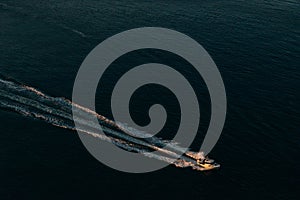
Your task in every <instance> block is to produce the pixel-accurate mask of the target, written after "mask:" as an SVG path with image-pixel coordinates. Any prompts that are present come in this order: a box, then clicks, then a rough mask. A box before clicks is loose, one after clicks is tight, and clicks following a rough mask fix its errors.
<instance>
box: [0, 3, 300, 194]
mask: <svg viewBox="0 0 300 200" xmlns="http://www.w3.org/2000/svg"><path fill="white" fill-rule="evenodd" d="M299 11H300V3H299V1H297V0H289V1H287V0H282V1H277V0H276V1H262V0H261V1H259V0H252V1H242V0H239V1H238V0H237V1H233V0H226V1H225V0H223V1H222V0H220V1H208V0H204V1H190V2H184V1H177V0H176V1H145V0H142V1H134V0H128V1H106V0H103V1H96V0H73V1H71V0H64V1H59V0H51V1H39V0H15V1H7V0H0V73H1V74H4V75H6V76H10V77H13V78H14V79H16V80H18V81H20V82H23V83H26V84H27V85H30V86H33V87H36V88H38V89H41V90H42V91H44V92H46V93H48V94H51V95H53V96H64V97H67V98H70V97H71V94H72V85H73V82H74V79H75V76H76V73H77V70H78V68H79V67H80V64H81V62H82V61H83V59H84V58H85V56H86V55H87V54H88V53H89V52H90V51H91V49H92V48H94V47H95V46H96V45H97V44H99V43H100V42H101V41H103V40H104V39H106V38H107V37H109V36H112V35H114V34H116V33H119V32H121V31H124V30H127V29H131V28H137V27H144V26H158V27H165V28H171V29H174V30H177V31H180V32H182V33H185V34H187V35H189V36H190V37H192V38H194V39H195V40H197V41H198V42H199V43H201V44H202V45H203V47H204V48H205V49H206V50H207V51H208V52H209V54H210V55H211V56H212V58H213V59H214V61H215V62H216V64H217V66H218V67H219V70H220V72H221V74H222V77H223V79H224V83H225V86H226V91H227V98H228V113H227V120H226V124H225V127H224V130H223V133H222V136H221V138H220V140H219V142H218V144H217V145H216V147H215V148H214V149H213V151H212V152H211V156H212V157H213V158H215V159H216V160H217V161H218V162H220V163H221V165H222V167H221V169H220V170H218V171H213V172H210V173H201V172H197V171H193V170H191V169H181V168H176V167H174V166H169V167H167V168H165V169H162V170H160V171H156V172H152V173H147V174H127V173H122V172H118V171H115V170H113V169H110V168H108V167H106V166H104V165H102V164H101V163H100V162H98V161H97V160H95V159H94V158H93V157H92V156H91V155H90V154H89V153H88V152H87V151H86V149H85V148H84V147H83V145H82V144H81V142H80V139H79V137H78V136H77V134H76V133H75V132H71V131H67V130H64V129H60V128H57V127H54V126H51V125H49V124H46V123H44V122H41V121H37V120H33V119H30V118H26V117H22V116H20V115H18V114H16V113H12V112H8V111H4V110H1V111H0V120H1V123H0V130H1V131H0V133H1V134H0V152H1V153H0V199H33V198H37V199H45V198H46V199H50V198H70V199H79V198H80V199H83V198H86V197H93V198H100V199H101V198H108V197H110V198H116V199H117V198H125V199H127V198H132V199H144V198H145V199H161V198H168V199H169V198H173V199H179V198H196V199H296V198H297V196H299V195H300V192H299V191H300V180H299V179H300V172H299V165H300V160H299V150H300V148H299V142H300V135H299V125H300V112H299V110H300V106H299V102H300V92H299V88H300V80H299V77H300V69H299V62H300V58H299V55H300V54H299V53H300V50H299V45H300V42H299V40H300V28H299V27H300V14H299V13H300V12H299ZM178 42H180V41H178ZM163 53H164V52H152V51H150V52H145V51H142V52H139V53H138V52H134V53H133V54H131V55H128V56H129V57H128V58H124V59H123V58H122V59H123V60H122V59H120V60H119V61H118V62H116V63H115V64H114V65H115V66H117V67H116V68H112V69H111V71H109V72H108V73H107V76H106V78H105V79H104V80H102V83H105V84H107V88H104V89H103V90H104V92H102V93H101V92H99V94H98V93H97V111H98V112H99V113H101V114H103V115H106V116H109V117H111V116H110V115H111V113H110V111H109V105H108V102H109V101H108V100H107V99H105V98H107V94H109V92H108V91H109V88H110V87H112V84H113V83H110V82H109V81H110V80H114V79H116V77H118V76H119V75H120V74H121V72H122V69H128V66H130V65H131V67H132V66H134V65H136V64H140V63H143V62H145V63H146V62H148V61H153V60H154V61H157V62H159V61H161V62H162V63H166V64H170V65H174V66H175V67H176V66H177V68H180V66H182V67H181V70H183V73H185V75H186V76H187V77H188V78H189V80H190V81H191V83H192V84H194V85H198V86H196V87H198V88H197V89H198V90H199V93H198V95H199V96H200V99H201V103H202V104H201V108H202V107H203V108H204V114H203V121H204V122H203V130H202V131H201V130H199V135H200V136H199V137H200V138H198V139H196V141H195V143H194V144H193V148H196V147H198V148H199V147H200V144H201V140H200V139H201V135H203V134H204V133H203V131H204V130H205V126H206V125H207V123H208V122H207V121H208V119H209V112H210V111H209V109H207V107H209V97H208V96H207V92H206V90H205V86H203V85H202V84H203V83H202V82H201V79H200V78H199V77H198V76H196V75H195V74H194V73H192V71H190V70H189V68H188V67H187V68H186V67H185V63H183V61H180V60H176V59H175V58H174V59H171V58H173V57H174V55H165V56H164V54H163ZM181 62H182V63H181ZM178 63H180V64H182V65H180V64H178ZM122 66H123V68H122ZM125 66H127V68H126V67H125ZM118 67H119V68H118ZM154 89H155V88H152V89H151V88H150V89H149V90H150V91H151V92H150V94H151V95H148V96H143V95H142V94H143V92H140V93H137V94H136V97H137V99H140V100H142V102H143V103H133V104H132V106H131V107H132V108H133V109H134V110H133V111H132V113H133V114H134V115H136V116H137V117H136V118H138V116H144V118H143V117H141V118H140V121H139V123H145V122H147V117H145V113H144V112H145V109H144V107H145V104H146V105H148V104H151V103H153V101H154V100H153V99H151V98H150V97H154V99H155V97H157V95H160V93H159V92H155V90H154ZM99 90H101V88H99ZM103 90H102V91H103ZM160 91H163V90H161V89H160ZM144 94H145V93H144ZM202 95H203V96H202ZM161 96H162V98H161V99H159V98H156V100H157V101H162V102H165V103H168V98H167V97H164V96H163V95H161ZM201 97H202V98H201ZM172 105H173V106H174V107H172ZM175 105H177V104H176V103H173V104H172V103H171V104H169V107H168V108H170V109H171V111H170V114H171V116H172V115H173V117H174V119H176V114H178V112H177V111H178V109H177V108H176V107H175ZM205 108H206V109H205ZM201 115H202V113H201ZM143 119H144V121H143ZM175 122H176V120H175V121H174V122H173V123H174V125H173V126H172V122H171V125H169V127H167V129H166V130H168V129H169V130H171V129H172V127H176V124H175ZM163 135H164V136H165V137H170V135H168V131H166V132H165V133H163Z"/></svg>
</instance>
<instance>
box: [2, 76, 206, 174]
mask: <svg viewBox="0 0 300 200" xmlns="http://www.w3.org/2000/svg"><path fill="white" fill-rule="evenodd" d="M0 108H3V109H8V110H12V111H15V112H17V113H20V114H22V115H24V116H28V117H32V118H34V119H40V120H43V121H45V122H47V123H49V124H52V125H54V126H58V127H61V128H65V129H69V130H73V131H76V129H75V125H74V121H73V120H76V122H78V123H79V124H80V128H79V129H80V130H78V128H77V130H78V131H80V133H82V134H88V135H90V136H92V137H95V138H98V139H101V140H103V141H107V142H111V143H113V144H115V145H117V146H118V147H120V148H123V149H126V150H128V151H133V152H137V153H141V154H143V155H145V156H147V157H150V158H154V159H158V160H161V161H164V162H167V163H170V164H174V165H175V166H177V167H192V168H193V169H196V170H201V168H200V167H198V166H197V165H196V161H195V160H193V159H191V158H189V157H186V156H184V155H183V156H181V158H180V159H177V160H174V158H176V157H178V154H182V153H185V151H186V149H185V148H182V147H180V146H178V145H177V144H175V143H170V142H169V141H164V140H161V139H160V138H157V137H151V138H147V139H139V138H136V137H133V136H131V135H136V136H143V137H145V136H147V133H144V132H141V131H138V130H135V129H133V128H130V127H127V126H126V125H125V124H122V123H116V122H114V121H112V120H109V119H107V118H106V117H104V116H102V115H99V114H98V113H96V112H94V111H92V110H90V109H87V108H85V107H82V106H80V105H78V104H75V103H73V102H71V101H70V100H68V99H65V98H62V97H51V96H49V95H47V94H45V93H43V92H41V91H39V90H37V89H35V88H32V87H29V86H26V85H23V84H20V83H18V82H16V81H13V80H4V79H1V78H0ZM72 108H74V109H73V112H76V114H78V116H80V117H78V118H76V119H73V116H72ZM95 116H96V117H97V119H98V121H99V123H100V125H101V127H100V126H99V125H98V124H95V123H94V122H92V120H91V118H92V117H95ZM99 128H100V129H101V130H102V131H104V132H105V133H106V134H102V132H100V131H101V130H99ZM127 133H130V134H127ZM165 145H168V149H163V148H162V147H163V146H165ZM152 150H155V151H156V153H153V152H151V151H152ZM157 152H158V153H157ZM186 154H187V155H189V156H190V157H194V158H198V157H197V154H196V153H194V152H187V153H186Z"/></svg>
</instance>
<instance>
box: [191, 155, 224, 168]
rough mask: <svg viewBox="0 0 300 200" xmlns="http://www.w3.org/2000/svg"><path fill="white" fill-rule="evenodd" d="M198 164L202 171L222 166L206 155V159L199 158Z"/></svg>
mask: <svg viewBox="0 0 300 200" xmlns="http://www.w3.org/2000/svg"><path fill="white" fill-rule="evenodd" d="M197 165H198V166H199V167H201V171H207V170H212V169H218V168H220V166H221V165H220V164H218V163H216V162H215V161H214V160H213V159H210V158H208V157H205V158H204V159H197Z"/></svg>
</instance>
